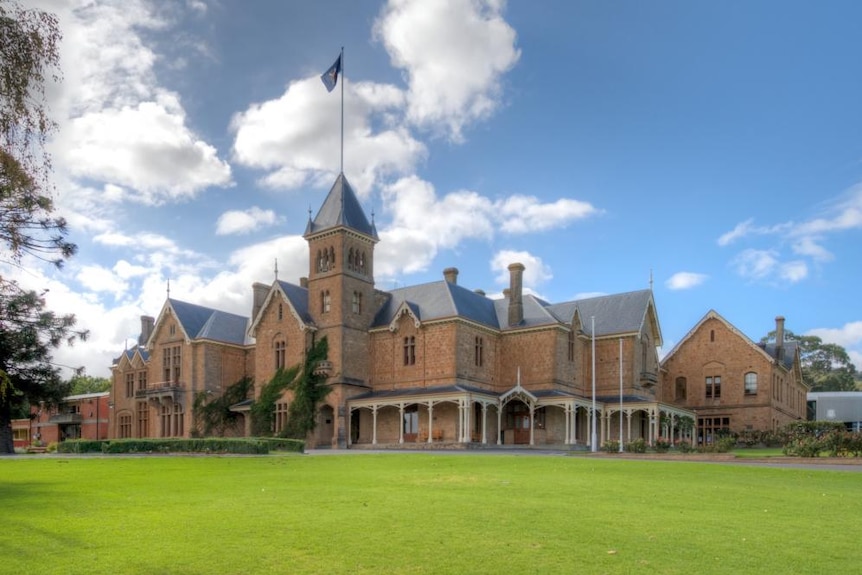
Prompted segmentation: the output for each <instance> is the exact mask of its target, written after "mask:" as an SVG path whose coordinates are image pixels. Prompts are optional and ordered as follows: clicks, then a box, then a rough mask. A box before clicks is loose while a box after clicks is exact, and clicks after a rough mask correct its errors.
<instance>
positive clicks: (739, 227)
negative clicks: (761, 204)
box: [718, 219, 754, 246]
mask: <svg viewBox="0 0 862 575" xmlns="http://www.w3.org/2000/svg"><path fill="white" fill-rule="evenodd" d="M753 223H754V220H750V219H749V220H745V221H744V222H740V223H738V224H736V227H735V228H733V229H732V230H730V231H729V232H726V233H724V234H722V235H721V237H719V238H718V245H720V246H727V245H730V244H731V243H733V242H734V241H736V240H737V239H739V238H743V237H745V236H747V235H748V234H749V233H750V232H751V231H752V229H753V226H752V224H753Z"/></svg>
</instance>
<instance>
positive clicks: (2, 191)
mask: <svg viewBox="0 0 862 575" xmlns="http://www.w3.org/2000/svg"><path fill="white" fill-rule="evenodd" d="M60 38H61V35H60V29H59V25H58V22H57V18H56V16H54V15H52V14H49V13H47V12H43V11H41V10H25V9H23V8H22V7H21V6H20V5H19V4H18V3H17V2H12V1H9V0H0V264H9V265H18V266H20V265H22V264H23V263H24V262H23V261H22V260H23V258H24V257H25V256H28V257H32V258H37V259H39V260H42V261H47V262H51V263H52V264H53V265H55V266H57V267H60V266H61V265H62V263H63V261H64V260H65V259H67V258H69V257H70V256H72V255H73V254H74V253H75V250H76V247H75V245H74V244H73V243H71V242H69V241H68V240H67V239H66V235H67V229H66V222H65V220H64V219H63V218H61V217H56V216H54V215H53V210H54V204H53V199H52V191H53V190H52V187H51V185H50V181H51V158H50V156H49V155H48V153H47V151H46V149H45V144H46V143H47V141H48V138H49V136H50V135H51V134H52V133H53V132H54V131H55V130H56V129H57V125H56V123H55V122H54V121H53V120H52V119H51V118H50V116H49V114H48V108H47V103H46V98H45V84H46V81H48V80H49V79H51V80H56V79H58V78H59V42H60ZM43 296H44V294H38V293H37V292H35V291H32V290H27V289H24V288H22V287H21V286H19V285H18V284H17V283H16V282H14V281H10V280H9V279H8V278H4V277H3V276H2V275H0V453H12V452H13V444H12V428H11V415H12V413H13V411H15V410H18V409H20V408H21V406H24V405H26V404H27V402H28V401H29V403H30V404H34V403H37V402H40V401H46V402H55V401H58V400H59V399H61V398H62V397H63V396H64V395H67V394H68V391H69V385H68V383H67V382H63V381H62V380H61V378H60V372H59V368H58V367H57V366H55V365H54V364H52V362H51V349H53V348H56V347H58V346H59V345H61V344H64V343H71V342H73V341H74V340H76V339H78V338H85V337H86V332H83V331H75V330H74V326H75V317H74V316H73V315H64V316H59V315H56V314H54V313H53V312H51V311H49V310H46V309H45V300H44V297H43Z"/></svg>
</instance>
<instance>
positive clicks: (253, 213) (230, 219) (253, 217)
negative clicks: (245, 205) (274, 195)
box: [216, 206, 281, 236]
mask: <svg viewBox="0 0 862 575" xmlns="http://www.w3.org/2000/svg"><path fill="white" fill-rule="evenodd" d="M280 220H281V218H279V217H278V215H276V213H275V212H274V211H273V210H262V209H260V208H258V207H257V206H253V207H251V208H249V209H247V210H245V211H240V210H230V211H227V212H225V213H223V214H222V215H221V216H219V219H218V222H216V234H217V235H220V236H225V235H230V234H248V233H251V232H253V231H256V230H259V229H260V228H263V227H266V226H271V225H274V224H276V223H278V222H279V221H280Z"/></svg>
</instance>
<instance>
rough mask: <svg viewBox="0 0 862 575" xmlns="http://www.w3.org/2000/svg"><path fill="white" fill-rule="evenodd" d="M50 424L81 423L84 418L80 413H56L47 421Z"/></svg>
mask: <svg viewBox="0 0 862 575" xmlns="http://www.w3.org/2000/svg"><path fill="white" fill-rule="evenodd" d="M48 421H49V422H50V423H59V424H64V423H81V422H83V421H84V417H83V416H82V415H81V414H80V413H57V414H55V415H52V416H51V418H50V419H48Z"/></svg>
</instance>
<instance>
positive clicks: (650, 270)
mask: <svg viewBox="0 0 862 575" xmlns="http://www.w3.org/2000/svg"><path fill="white" fill-rule="evenodd" d="M649 290H650V291H652V268H650V269H649Z"/></svg>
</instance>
